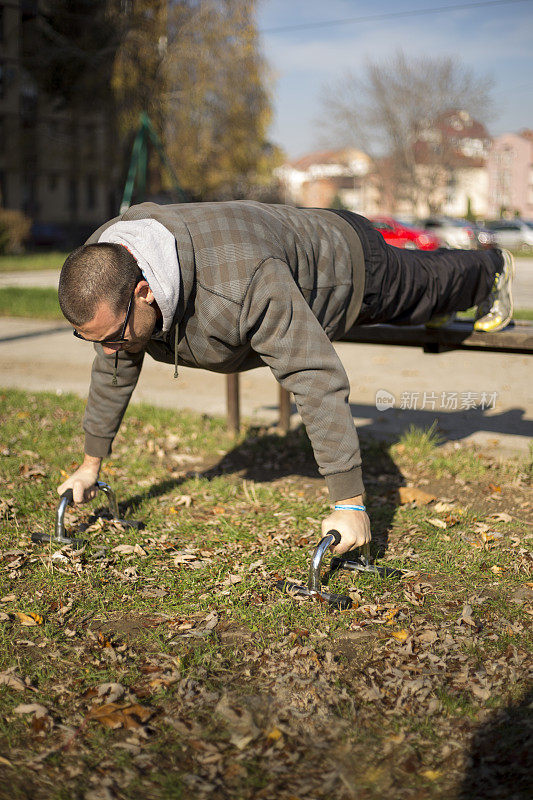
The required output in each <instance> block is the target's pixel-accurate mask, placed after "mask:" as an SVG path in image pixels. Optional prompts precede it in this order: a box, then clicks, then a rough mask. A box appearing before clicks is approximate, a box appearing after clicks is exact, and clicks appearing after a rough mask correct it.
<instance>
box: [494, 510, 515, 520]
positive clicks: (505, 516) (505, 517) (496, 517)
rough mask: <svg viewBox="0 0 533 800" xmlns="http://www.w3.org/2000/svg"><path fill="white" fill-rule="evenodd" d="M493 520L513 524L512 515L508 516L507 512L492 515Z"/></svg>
mask: <svg viewBox="0 0 533 800" xmlns="http://www.w3.org/2000/svg"><path fill="white" fill-rule="evenodd" d="M490 518H491V519H494V520H496V522H512V521H513V518H512V516H511V515H510V514H507V513H506V512H505V511H498V513H497V514H491V515H490Z"/></svg>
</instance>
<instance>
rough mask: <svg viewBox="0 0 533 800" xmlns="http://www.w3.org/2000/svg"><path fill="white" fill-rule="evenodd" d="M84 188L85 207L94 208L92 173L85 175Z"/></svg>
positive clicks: (94, 189) (94, 188) (94, 192)
mask: <svg viewBox="0 0 533 800" xmlns="http://www.w3.org/2000/svg"><path fill="white" fill-rule="evenodd" d="M85 189H86V199H87V208H91V209H92V208H96V180H95V177H94V175H87V178H86V183H85Z"/></svg>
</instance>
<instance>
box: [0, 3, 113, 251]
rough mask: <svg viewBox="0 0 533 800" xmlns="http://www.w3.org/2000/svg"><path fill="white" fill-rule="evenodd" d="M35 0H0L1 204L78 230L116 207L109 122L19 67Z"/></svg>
mask: <svg viewBox="0 0 533 800" xmlns="http://www.w3.org/2000/svg"><path fill="white" fill-rule="evenodd" d="M40 9H41V6H40V3H39V2H38V0H33V1H32V0H0V206H2V207H4V208H10V209H20V210H21V211H24V212H25V213H26V214H27V215H28V216H29V217H30V218H31V219H32V221H33V222H34V223H38V224H41V226H42V225H56V226H58V227H61V229H62V230H64V231H65V232H67V233H68V234H73V235H75V234H76V232H80V233H84V232H85V231H86V230H89V229H91V228H93V227H95V226H97V225H98V224H99V223H100V222H102V220H104V219H106V218H109V216H112V215H113V214H115V213H117V207H118V198H117V197H116V192H114V191H113V190H110V186H112V185H113V183H114V182H113V181H112V180H110V177H111V176H112V172H113V164H112V163H111V158H112V148H111V147H110V129H109V125H108V123H107V121H106V117H105V114H104V113H103V112H102V111H101V110H99V109H94V110H91V109H88V108H86V107H85V108H83V107H81V106H79V107H78V108H77V109H73V108H68V107H66V106H65V105H64V104H63V105H61V104H60V102H59V101H58V100H57V99H54V98H53V97H48V96H45V95H44V94H43V93H42V92H41V91H39V89H38V87H37V84H36V82H35V80H33V78H32V76H31V74H30V73H29V71H28V70H27V69H26V68H25V58H26V57H27V56H28V54H31V53H32V51H34V50H35V48H36V47H37V44H36V42H37V38H36V31H37V26H38V25H39V18H40Z"/></svg>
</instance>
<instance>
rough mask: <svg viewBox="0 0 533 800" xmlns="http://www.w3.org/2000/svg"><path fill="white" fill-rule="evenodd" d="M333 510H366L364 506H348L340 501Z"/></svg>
mask: <svg viewBox="0 0 533 800" xmlns="http://www.w3.org/2000/svg"><path fill="white" fill-rule="evenodd" d="M335 511H366V508H365V506H348V505H343V504H342V503H336V504H335Z"/></svg>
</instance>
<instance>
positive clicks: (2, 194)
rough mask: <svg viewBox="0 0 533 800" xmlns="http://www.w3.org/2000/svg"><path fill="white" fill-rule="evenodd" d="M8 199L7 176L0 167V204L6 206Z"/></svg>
mask: <svg viewBox="0 0 533 800" xmlns="http://www.w3.org/2000/svg"><path fill="white" fill-rule="evenodd" d="M8 204H9V200H8V196H7V176H6V173H5V172H4V170H3V169H0V206H1V207H3V208H8Z"/></svg>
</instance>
